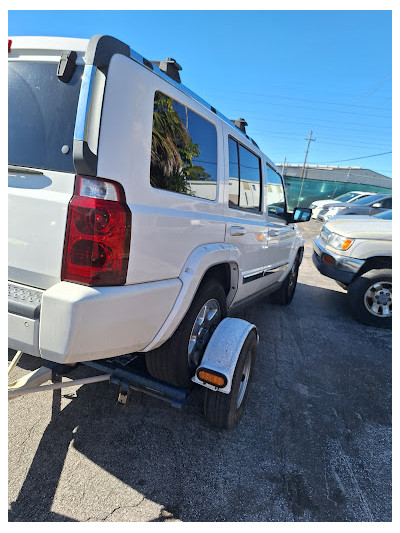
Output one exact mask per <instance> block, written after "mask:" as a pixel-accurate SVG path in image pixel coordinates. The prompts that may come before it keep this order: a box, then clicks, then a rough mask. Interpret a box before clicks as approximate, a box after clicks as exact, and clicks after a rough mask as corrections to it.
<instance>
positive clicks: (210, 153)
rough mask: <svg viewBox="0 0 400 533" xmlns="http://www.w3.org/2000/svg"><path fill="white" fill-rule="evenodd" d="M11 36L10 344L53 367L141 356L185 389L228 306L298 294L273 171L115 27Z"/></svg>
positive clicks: (301, 217) (297, 243)
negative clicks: (97, 32)
mask: <svg viewBox="0 0 400 533" xmlns="http://www.w3.org/2000/svg"><path fill="white" fill-rule="evenodd" d="M10 41H11V42H9V63H8V64H9V189H8V190H9V255H8V257H9V300H8V302H9V315H8V316H9V346H10V347H12V348H14V349H17V350H21V351H24V352H26V353H28V354H32V355H35V356H39V357H42V358H44V359H47V360H50V361H55V362H60V363H76V362H80V361H89V360H94V359H101V358H107V357H113V356H119V355H122V354H127V353H132V352H145V353H146V363H147V368H148V371H149V372H150V374H151V375H152V376H154V377H156V378H159V379H161V380H164V381H166V382H169V383H171V384H174V385H177V386H189V385H190V384H191V377H192V376H193V374H194V371H195V369H196V367H197V366H198V365H199V363H200V361H201V357H202V354H203V352H204V349H205V346H206V345H207V342H208V340H209V339H210V336H211V334H212V332H213V331H214V329H215V328H216V326H217V325H218V323H219V322H220V321H221V320H222V319H223V318H224V317H225V316H226V313H227V309H228V308H231V307H233V306H234V305H235V304H238V303H239V302H243V301H244V300H245V299H247V298H250V297H253V296H254V295H257V294H261V293H264V294H268V293H274V298H275V300H276V301H277V302H278V303H280V304H287V303H289V302H290V301H291V299H292V297H293V293H294V290H295V287H296V280H297V272H298V268H299V265H300V263H301V260H302V255H303V240H302V238H301V235H300V234H299V232H298V231H297V229H296V226H295V225H294V224H293V223H294V222H302V221H306V220H308V219H309V218H310V210H309V209H302V208H297V209H296V210H295V211H294V212H293V213H288V212H287V209H286V199H285V190H284V184H283V181H282V177H281V175H280V174H279V171H278V170H277V168H276V167H275V166H274V164H273V163H272V162H271V161H270V159H268V158H267V157H266V156H265V155H264V154H263V153H262V152H261V151H260V149H259V148H258V146H257V144H256V142H255V141H253V140H252V139H251V138H249V137H248V135H246V133H245V129H244V124H243V123H244V121H243V120H242V121H240V120H239V121H237V122H236V125H235V124H234V123H232V121H230V120H228V119H226V118H225V117H224V116H223V115H222V114H221V113H220V112H219V111H217V110H216V109H215V108H214V107H212V106H210V105H209V104H207V103H206V102H205V101H204V100H202V99H201V98H199V97H198V96H196V95H195V94H194V93H193V92H192V91H190V90H189V89H187V88H186V87H184V86H183V85H182V84H181V82H180V76H179V70H180V69H181V67H180V66H179V65H178V64H177V63H176V61H175V60H173V59H170V58H169V59H167V60H166V61H161V62H156V61H154V62H151V61H149V60H147V59H145V58H144V57H142V56H141V55H139V54H138V53H136V52H135V51H133V50H131V49H130V47H129V46H128V45H126V44H125V43H122V42H121V41H119V40H117V39H114V38H112V37H109V36H94V37H93V38H92V39H90V40H83V39H65V38H49V37H13V38H10Z"/></svg>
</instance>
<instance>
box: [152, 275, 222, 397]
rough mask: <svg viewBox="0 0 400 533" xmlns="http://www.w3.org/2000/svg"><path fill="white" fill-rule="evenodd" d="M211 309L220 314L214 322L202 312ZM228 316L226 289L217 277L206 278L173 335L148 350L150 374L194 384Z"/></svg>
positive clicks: (173, 382) (179, 383)
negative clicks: (217, 330)
mask: <svg viewBox="0 0 400 533" xmlns="http://www.w3.org/2000/svg"><path fill="white" fill-rule="evenodd" d="M208 302H211V303H210V304H209V305H210V307H208V308H206V309H205V306H206V305H207V303H208ZM207 309H209V314H211V313H212V312H214V311H216V313H215V314H216V316H214V317H213V319H212V320H211V321H210V322H209V321H206V319H205V317H202V316H201V313H203V314H204V311H207ZM225 317H226V295H225V291H224V289H223V288H222V286H221V285H220V284H219V283H218V282H217V281H216V280H213V279H210V280H207V281H205V282H204V283H203V284H202V285H200V288H199V290H198V291H197V294H196V296H195V297H194V299H193V302H192V304H191V306H190V308H189V310H188V312H187V313H186V315H185V317H184V318H183V320H182V322H181V323H180V325H179V326H178V328H177V330H176V331H175V333H174V334H173V335H172V337H171V338H170V339H168V340H167V341H166V342H165V343H164V344H163V345H162V346H160V347H159V348H156V349H155V350H152V351H151V352H147V353H146V367H147V370H148V372H149V374H150V375H151V376H153V377H154V378H157V379H159V380H161V381H165V382H167V383H170V384H171V385H175V386H177V387H183V388H192V387H193V386H194V383H193V382H192V380H191V378H192V376H193V375H194V373H195V370H196V368H197V367H198V365H199V364H200V361H201V357H202V356H203V353H204V350H205V348H206V346H207V344H208V341H209V340H210V337H211V335H212V333H213V332H214V330H215V328H216V327H217V326H218V324H219V322H221V320H223V319H224V318H225ZM201 320H203V322H201ZM204 323H206V324H207V326H206V327H203V325H204ZM191 337H192V342H191V344H190V346H189V342H190V340H191ZM194 339H197V340H196V341H194Z"/></svg>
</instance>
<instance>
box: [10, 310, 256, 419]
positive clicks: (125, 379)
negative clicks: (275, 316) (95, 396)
mask: <svg viewBox="0 0 400 533" xmlns="http://www.w3.org/2000/svg"><path fill="white" fill-rule="evenodd" d="M257 344H258V334H257V329H256V327H255V326H254V325H253V324H250V323H249V322H246V321H245V320H241V319H238V318H225V319H224V320H222V322H220V324H219V325H218V326H217V328H216V330H215V332H214V333H213V335H212V337H211V339H210V341H209V343H208V345H207V347H206V350H205V352H204V355H203V358H202V360H201V363H200V366H199V367H198V368H197V370H196V373H195V375H194V376H193V378H192V381H193V382H194V383H195V384H197V385H200V386H202V387H204V388H205V389H206V390H205V403H204V410H205V415H206V418H207V419H208V421H209V422H210V423H211V424H212V425H215V426H217V427H219V428H221V429H228V428H231V427H233V425H234V424H235V423H236V422H237V421H238V420H239V418H240V416H241V414H242V411H243V408H244V403H245V399H246V396H247V392H248V390H247V389H248V387H247V386H248V383H249V382H250V379H251V374H252V370H253V365H254V358H255V351H256V347H257ZM21 356H22V352H21V351H19V352H17V353H16V354H15V356H14V358H13V359H12V361H11V363H10V364H9V366H8V374H10V372H11V370H12V369H13V368H14V367H15V366H16V365H17V363H18V362H19V360H20V358H21ZM78 367H81V368H82V367H84V368H85V369H87V370H88V371H89V370H92V371H93V370H94V371H97V372H100V374H97V375H95V376H87V377H83V378H78V379H69V380H68V381H65V380H64V378H67V376H68V374H70V373H71V372H72V371H73V370H75V369H76V368H78ZM235 376H237V377H235ZM47 381H51V383H49V384H44V383H46V382H47ZM102 381H108V382H109V383H112V384H115V385H117V386H118V398H117V402H118V403H119V404H121V405H126V404H127V403H128V401H129V397H130V393H131V391H135V392H141V393H143V394H148V395H149V396H152V397H154V398H157V399H159V400H162V401H164V402H168V403H169V404H170V405H172V406H173V407H176V408H178V409H181V408H182V407H183V406H184V405H185V403H186V401H187V399H188V397H189V395H190V393H191V391H192V389H185V388H180V387H175V386H174V385H170V384H168V383H165V382H163V381H160V380H158V379H155V378H153V377H151V376H150V375H149V374H148V373H147V371H146V369H145V365H144V358H143V354H127V355H123V356H119V357H114V358H110V359H102V360H99V361H85V362H81V363H76V364H73V365H67V364H60V363H53V362H51V361H46V363H45V364H44V365H43V366H41V367H40V368H38V369H36V370H34V371H32V372H29V373H28V374H26V375H24V376H22V377H21V378H19V379H18V380H16V381H14V382H12V383H9V385H8V399H9V400H12V399H14V398H17V397H18V396H22V395H25V394H31V393H34V392H42V391H49V390H52V391H54V390H58V389H64V388H67V387H75V386H79V385H88V384H91V383H99V382H102Z"/></svg>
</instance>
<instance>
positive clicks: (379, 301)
mask: <svg viewBox="0 0 400 533" xmlns="http://www.w3.org/2000/svg"><path fill="white" fill-rule="evenodd" d="M364 305H365V307H366V309H367V310H368V311H369V312H370V313H371V315H374V316H378V317H380V318H389V317H391V316H392V283H391V282H390V281H378V282H377V283H374V284H373V285H371V286H370V287H368V289H367V290H366V291H365V294H364Z"/></svg>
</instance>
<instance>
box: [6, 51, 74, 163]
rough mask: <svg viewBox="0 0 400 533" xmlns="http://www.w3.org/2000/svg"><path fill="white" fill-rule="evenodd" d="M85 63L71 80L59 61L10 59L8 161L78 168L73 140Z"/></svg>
mask: <svg viewBox="0 0 400 533" xmlns="http://www.w3.org/2000/svg"><path fill="white" fill-rule="evenodd" d="M82 73H83V66H80V65H78V66H77V68H76V71H75V73H74V75H73V77H72V79H71V81H70V82H69V83H64V82H61V81H60V80H59V79H58V78H57V64H56V63H39V62H33V61H9V63H8V163H9V164H12V165H18V166H23V167H35V168H43V169H47V170H59V171H64V172H74V171H75V169H74V164H73V160H72V143H73V136H74V127H75V117H76V109H77V105H78V98H79V91H80V87H81V77H82Z"/></svg>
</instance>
